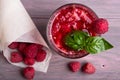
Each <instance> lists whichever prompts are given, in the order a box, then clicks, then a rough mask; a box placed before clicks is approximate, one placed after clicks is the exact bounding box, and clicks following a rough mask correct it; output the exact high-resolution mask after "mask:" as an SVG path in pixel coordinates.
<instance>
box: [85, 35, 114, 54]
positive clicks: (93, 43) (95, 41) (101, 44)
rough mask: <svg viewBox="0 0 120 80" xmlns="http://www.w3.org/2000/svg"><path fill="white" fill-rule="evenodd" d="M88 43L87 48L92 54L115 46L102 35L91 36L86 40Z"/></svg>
mask: <svg viewBox="0 0 120 80" xmlns="http://www.w3.org/2000/svg"><path fill="white" fill-rule="evenodd" d="M86 45H87V46H85V50H86V51H87V52H89V53H92V54H96V53H99V52H102V51H105V50H108V49H110V48H113V46H112V45H111V44H110V43H109V42H107V41H106V40H105V39H103V38H102V37H89V38H88V39H87V40H86Z"/></svg>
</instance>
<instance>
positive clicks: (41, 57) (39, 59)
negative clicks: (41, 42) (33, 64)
mask: <svg viewBox="0 0 120 80" xmlns="http://www.w3.org/2000/svg"><path fill="white" fill-rule="evenodd" d="M45 58H46V51H44V50H43V49H41V50H39V52H38V53H37V56H36V57H35V59H36V61H37V62H42V61H44V59H45Z"/></svg>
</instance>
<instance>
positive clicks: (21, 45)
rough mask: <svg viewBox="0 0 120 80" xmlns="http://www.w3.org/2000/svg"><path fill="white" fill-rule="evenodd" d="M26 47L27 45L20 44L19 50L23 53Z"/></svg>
mask: <svg viewBox="0 0 120 80" xmlns="http://www.w3.org/2000/svg"><path fill="white" fill-rule="evenodd" d="M26 46H27V43H20V44H19V47H18V50H19V51H21V52H23V51H24V49H25V47H26Z"/></svg>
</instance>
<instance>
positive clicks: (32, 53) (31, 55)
mask: <svg viewBox="0 0 120 80" xmlns="http://www.w3.org/2000/svg"><path fill="white" fill-rule="evenodd" d="M8 47H9V48H10V49H16V50H17V51H14V52H11V57H10V61H11V62H13V63H19V62H23V63H24V64H26V65H28V67H26V68H25V69H24V70H23V75H24V77H25V78H27V79H33V77H34V73H35V70H34V68H33V67H32V65H34V64H35V61H36V62H42V61H44V59H45V58H46V51H45V50H44V49H43V46H42V45H40V44H36V43H24V42H13V43H11V44H10V45H9V46H8Z"/></svg>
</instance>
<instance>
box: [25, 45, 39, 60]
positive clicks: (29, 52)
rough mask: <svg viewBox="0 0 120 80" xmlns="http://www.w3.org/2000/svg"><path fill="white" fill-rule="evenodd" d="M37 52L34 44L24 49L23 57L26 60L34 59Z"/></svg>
mask: <svg viewBox="0 0 120 80" xmlns="http://www.w3.org/2000/svg"><path fill="white" fill-rule="evenodd" d="M37 52H38V46H37V45H36V44H30V45H29V46H27V47H26V48H25V49H24V55H25V57H28V58H35V57H36V55H37Z"/></svg>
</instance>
